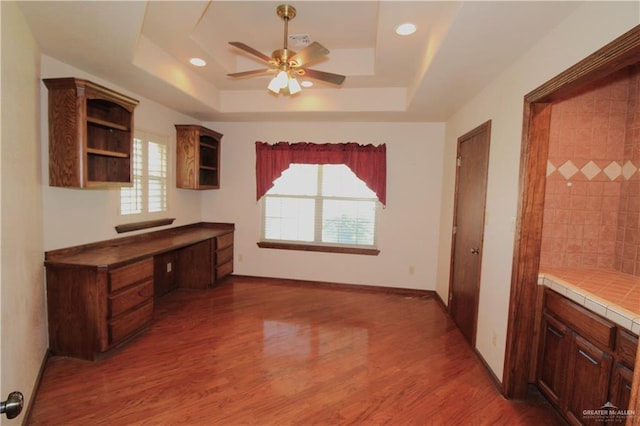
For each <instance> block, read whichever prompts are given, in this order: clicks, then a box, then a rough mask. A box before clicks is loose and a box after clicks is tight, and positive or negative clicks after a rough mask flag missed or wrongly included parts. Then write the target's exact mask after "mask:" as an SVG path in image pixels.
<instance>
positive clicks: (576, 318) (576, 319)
mask: <svg viewBox="0 0 640 426" xmlns="http://www.w3.org/2000/svg"><path fill="white" fill-rule="evenodd" d="M544 307H545V310H546V311H547V312H548V313H549V314H551V315H552V316H554V317H556V318H558V319H559V320H560V321H562V322H564V323H565V324H566V325H568V326H569V327H570V328H572V329H573V330H575V331H576V332H578V334H580V335H582V336H583V337H585V338H586V339H587V340H589V341H591V342H592V343H594V344H597V345H599V346H600V347H602V348H607V349H611V350H613V348H614V343H615V337H616V326H615V324H614V323H612V322H610V321H608V320H606V319H604V318H602V317H600V316H599V315H596V314H594V313H592V312H590V311H588V310H587V309H585V308H583V307H581V306H579V305H577V304H576V303H574V302H572V301H571V300H569V299H567V298H565V297H563V296H561V295H559V294H558V293H556V292H554V291H553V290H549V289H547V290H546V292H545V305H544Z"/></svg>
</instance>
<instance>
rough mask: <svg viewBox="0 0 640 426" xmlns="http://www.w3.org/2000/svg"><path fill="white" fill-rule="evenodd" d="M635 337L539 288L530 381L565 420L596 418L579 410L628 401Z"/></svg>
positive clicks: (587, 421) (623, 406) (596, 421)
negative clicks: (541, 298)
mask: <svg viewBox="0 0 640 426" xmlns="http://www.w3.org/2000/svg"><path fill="white" fill-rule="evenodd" d="M637 346H638V339H637V337H636V336H634V335H633V334H631V333H630V332H628V331H626V330H623V329H620V328H619V327H618V326H617V325H616V324H614V323H612V322H610V321H608V320H607V319H605V318H602V317H600V316H599V315H596V314H594V313H593V312H591V311H589V310H587V309H585V308H583V307H581V306H579V305H577V304H576V303H574V302H572V301H571V300H569V299H567V298H565V297H563V296H561V295H559V294H558V293H556V292H554V291H552V290H549V289H545V290H544V303H543V312H542V316H541V327H540V340H539V344H538V358H537V363H538V364H537V373H536V382H537V384H538V387H539V388H540V390H541V391H542V393H544V394H545V395H546V396H547V398H548V399H549V401H550V402H551V403H552V404H553V405H554V406H556V408H557V409H558V410H559V411H560V412H561V413H562V415H563V416H564V417H565V418H566V419H567V420H568V421H569V423H571V424H602V419H601V418H598V417H589V416H587V417H585V416H583V412H584V410H599V409H600V408H601V407H603V406H604V405H605V404H607V403H608V402H610V403H612V404H613V405H615V406H616V407H618V408H619V409H626V408H627V407H628V405H629V398H630V390H631V380H632V378H633V371H632V369H633V365H634V362H635V353H636V349H637Z"/></svg>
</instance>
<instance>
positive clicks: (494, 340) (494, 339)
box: [491, 331, 498, 346]
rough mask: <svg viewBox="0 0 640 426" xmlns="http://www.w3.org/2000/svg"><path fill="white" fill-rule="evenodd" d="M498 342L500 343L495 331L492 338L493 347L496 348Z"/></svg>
mask: <svg viewBox="0 0 640 426" xmlns="http://www.w3.org/2000/svg"><path fill="white" fill-rule="evenodd" d="M497 341H498V337H497V336H496V333H495V331H494V332H493V335H492V336H491V344H492V345H493V346H495V345H496V343H497Z"/></svg>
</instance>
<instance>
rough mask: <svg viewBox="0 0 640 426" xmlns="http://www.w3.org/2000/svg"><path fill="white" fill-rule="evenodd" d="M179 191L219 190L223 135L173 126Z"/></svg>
mask: <svg viewBox="0 0 640 426" xmlns="http://www.w3.org/2000/svg"><path fill="white" fill-rule="evenodd" d="M176 132H177V138H176V146H177V155H176V162H177V166H176V169H177V181H176V185H177V187H178V188H186V189H218V188H220V141H221V139H222V135H221V134H220V133H218V132H215V131H213V130H211V129H207V128H206V127H202V126H198V125H183V124H177V125H176Z"/></svg>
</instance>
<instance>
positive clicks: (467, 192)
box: [449, 121, 491, 346]
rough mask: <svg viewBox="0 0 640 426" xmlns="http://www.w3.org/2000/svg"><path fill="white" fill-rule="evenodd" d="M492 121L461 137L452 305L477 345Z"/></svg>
mask: <svg viewBox="0 0 640 426" xmlns="http://www.w3.org/2000/svg"><path fill="white" fill-rule="evenodd" d="M490 132H491V121H487V122H486V123H484V124H482V125H480V126H479V127H477V128H475V129H474V130H472V131H470V132H469V133H467V134H465V135H463V136H461V137H460V138H458V159H457V162H458V163H457V164H458V167H457V170H458V171H457V176H456V195H455V208H454V218H453V242H452V249H451V250H452V256H451V281H450V285H449V309H450V312H451V316H452V317H453V319H454V321H455V322H456V324H457V325H458V327H459V328H460V330H461V331H462V334H463V335H464V336H465V337H466V339H467V340H468V341H469V343H471V345H472V346H475V338H476V323H477V316H478V298H479V294H480V266H481V264H482V238H483V233H484V213H485V200H486V193H487V174H488V166H489V137H490Z"/></svg>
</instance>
